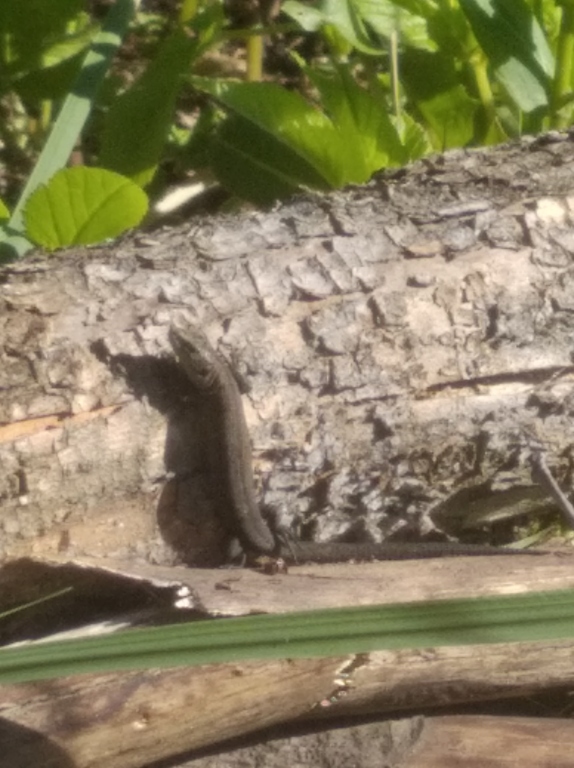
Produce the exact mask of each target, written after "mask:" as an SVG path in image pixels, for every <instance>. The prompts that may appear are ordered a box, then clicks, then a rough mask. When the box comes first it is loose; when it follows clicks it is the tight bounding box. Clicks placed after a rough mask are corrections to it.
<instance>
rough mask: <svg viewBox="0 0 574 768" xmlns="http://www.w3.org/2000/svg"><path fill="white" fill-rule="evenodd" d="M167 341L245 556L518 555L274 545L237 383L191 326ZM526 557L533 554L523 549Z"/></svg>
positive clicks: (176, 329) (449, 545) (443, 545)
mask: <svg viewBox="0 0 574 768" xmlns="http://www.w3.org/2000/svg"><path fill="white" fill-rule="evenodd" d="M169 340H170V343H171V346H172V348H173V351H174V353H175V356H176V358H177V361H178V363H179V365H180V366H181V368H182V369H183V371H184V372H185V374H186V376H187V378H188V379H189V381H190V383H191V384H192V386H193V387H194V389H195V390H196V391H197V392H199V393H200V395H201V396H202V397H205V399H206V403H208V404H209V407H211V408H212V409H213V410H214V416H215V415H216V414H217V416H218V418H217V423H215V425H214V428H215V429H216V431H217V433H218V434H217V438H218V454H219V455H220V456H221V466H220V469H221V472H220V481H221V483H222V486H223V490H224V497H225V504H226V505H227V507H228V508H227V510H225V512H226V515H227V517H228V522H229V527H230V529H231V532H232V533H233V534H234V535H236V536H237V537H238V538H239V540H240V542H241V544H242V545H243V547H244V549H245V550H246V551H247V552H248V553H250V554H255V555H258V554H265V555H271V554H273V555H275V556H278V557H281V558H282V559H284V560H285V561H286V562H291V563H293V562H299V563H302V562H310V561H311V562H323V563H325V562H344V561H348V560H408V559H418V558H430V557H453V556H469V555H475V556H481V555H507V554H524V552H522V551H520V550H514V549H505V548H502V547H491V546H481V545H472V544H459V543H455V542H420V543H417V542H413V543H411V542H405V543H395V542H383V543H380V544H378V543H373V542H365V543H345V542H326V543H322V542H293V544H288V543H285V542H283V541H281V540H280V539H278V540H277V541H276V539H275V536H274V535H273V533H272V531H271V529H270V528H269V526H268V525H267V523H266V521H265V519H264V518H263V516H262V515H261V511H260V509H259V505H258V504H257V499H256V497H255V490H254V482H253V470H252V464H251V444H250V440H249V432H248V429H247V423H246V421H245V415H244V412H243V404H242V401H241V394H240V392H239V388H238V386H237V382H236V381H235V378H234V376H233V374H232V372H231V370H230V368H229V366H228V365H227V363H226V362H225V361H224V360H223V358H222V357H220V355H219V354H218V353H217V352H216V351H215V350H214V349H213V347H212V346H211V345H210V343H209V341H208V340H207V338H206V336H205V335H204V334H203V333H202V331H200V330H199V329H197V328H194V327H192V326H191V325H187V324H186V325H185V326H182V325H181V323H178V324H177V325H176V324H173V325H172V326H171V328H170V331H169ZM526 554H535V552H534V551H533V550H529V551H528V552H527V553H526Z"/></svg>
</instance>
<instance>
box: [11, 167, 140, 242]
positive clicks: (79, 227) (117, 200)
mask: <svg viewBox="0 0 574 768" xmlns="http://www.w3.org/2000/svg"><path fill="white" fill-rule="evenodd" d="M146 211H147V196H146V194H145V192H144V191H143V190H142V189H141V188H140V187H138V186H137V185H136V184H134V183H133V182H132V181H130V180H129V179H126V178H125V177H123V176H120V175H119V174H117V173H112V172H111V171H107V170H103V169H100V168H85V167H83V166H77V167H75V168H65V169H63V170H61V171H59V172H58V173H57V174H56V175H55V176H54V177H53V178H52V179H50V181H49V182H48V184H46V185H42V186H41V187H39V188H38V189H37V190H36V191H35V192H34V194H33V195H32V196H31V197H30V199H29V201H28V204H27V206H26V209H25V211H24V220H25V223H26V232H27V234H28V236H29V237H30V238H31V239H32V240H33V241H34V242H35V243H37V244H38V245H41V246H43V247H44V248H48V249H49V250H52V249H54V248H63V247H65V246H69V245H89V244H90V243H99V242H101V241H102V240H106V239H107V238H111V237H116V236H117V235H119V234H120V233H121V232H124V231H125V230H126V229H129V228H130V227H135V226H136V224H139V223H140V221H141V220H142V219H143V217H144V216H145V214H146Z"/></svg>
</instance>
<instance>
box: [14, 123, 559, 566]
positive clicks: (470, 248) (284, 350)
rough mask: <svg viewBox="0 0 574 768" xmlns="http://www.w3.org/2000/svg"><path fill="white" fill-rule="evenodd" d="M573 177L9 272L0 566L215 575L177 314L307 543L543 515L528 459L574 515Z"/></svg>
mask: <svg viewBox="0 0 574 768" xmlns="http://www.w3.org/2000/svg"><path fill="white" fill-rule="evenodd" d="M573 155H574V145H573V143H572V141H571V140H570V138H569V137H567V136H564V137H560V138H558V137H555V138H554V139H553V138H552V137H551V138H543V139H540V140H537V141H524V142H522V143H521V144H516V145H511V146H507V147H501V148H496V149H491V150H488V151H476V152H462V151H461V152H454V153H450V154H449V155H447V156H445V157H444V158H440V159H438V160H434V161H430V160H427V161H425V162H422V163H419V164H417V165H416V166H414V167H413V168H411V169H409V170H408V171H401V172H398V173H395V174H389V175H387V176H382V177H380V178H378V179H376V180H375V181H374V182H372V183H371V184H369V185H367V186H365V187H362V188H359V189H352V190H349V191H347V192H345V193H339V194H334V195H332V196H329V197H326V198H325V197H310V198H301V199H299V200H296V201H293V202H292V203H290V204H288V205H285V206H281V207H278V208H277V209H275V210H274V211H272V212H270V213H267V214H263V213H251V214H243V215H241V216H238V217H221V218H218V219H216V220H209V221H200V222H196V221H194V222H192V223H190V224H189V225H187V226H185V227H182V228H178V229H174V230H168V231H162V232H155V233H153V234H152V235H151V236H145V237H144V236H143V235H141V234H140V235H136V236H134V237H132V238H127V239H125V240H123V241H120V242H118V243H115V244H113V245H112V246H107V247H105V248H103V247H101V248H91V249H78V250H75V251H73V252H67V253H62V254H58V255H55V256H53V257H51V258H50V259H43V258H41V257H38V258H35V259H29V260H27V261H25V262H23V263H22V264H16V265H11V266H8V267H4V268H2V269H1V270H0V387H1V388H2V392H3V396H2V400H1V402H0V424H1V426H0V462H1V465H2V467H3V472H2V474H1V476H0V503H1V516H0V526H1V530H2V538H1V542H0V547H1V554H2V556H4V557H10V558H14V557H17V556H21V555H30V554H32V555H34V554H41V555H46V554H50V553H54V552H56V551H60V552H63V553H65V554H66V556H70V557H72V556H82V555H89V556H95V557H97V556H114V557H116V558H117V559H123V560H126V561H128V560H130V559H131V560H144V561H148V562H159V563H162V564H170V563H174V562H177V561H180V560H182V559H183V560H184V561H185V562H188V563H198V564H202V565H206V564H213V563H215V562H217V561H218V559H220V550H221V548H222V540H223V539H224V538H225V532H224V531H223V530H222V527H221V525H220V524H219V523H218V522H217V516H216V515H215V514H214V509H213V500H212V498H211V497H210V478H209V477H207V479H204V477H203V476H204V475H206V474H207V475H209V472H208V471H206V467H205V466H203V460H204V458H205V457H204V451H203V450H202V447H203V444H202V440H201V436H202V435H204V434H205V432H206V429H208V425H209V415H208V414H204V413H202V410H201V408H200V407H198V408H196V409H195V412H194V411H193V409H188V407H187V405H188V404H187V401H186V398H187V389H186V384H185V382H184V381H182V378H181V376H180V375H179V373H178V371H177V369H176V368H175V366H174V364H173V361H172V360H171V357H170V354H169V350H168V345H167V340H166V333H167V328H168V326H169V322H170V319H171V317H172V316H173V315H174V313H176V312H182V311H183V312H186V313H188V314H189V315H191V316H192V317H194V318H195V319H196V321H197V323H198V324H200V325H201V326H202V327H203V328H204V329H205V331H206V333H207V334H208V336H209V337H210V340H211V341H212V342H213V343H214V345H215V346H217V347H218V348H219V350H220V351H221V352H222V354H224V355H225V356H226V357H227V359H228V360H230V362H231V363H232V364H233V365H234V367H235V368H236V369H237V370H238V371H239V373H240V374H242V376H243V378H244V379H245V380H246V381H247V382H248V385H249V391H248V392H247V394H246V395H245V397H244V401H245V405H246V410H247V416H248V422H249V427H250V430H251V434H252V440H253V447H254V452H253V455H254V466H255V471H256V476H257V480H258V484H259V494H260V498H261V502H262V504H263V505H264V506H267V507H270V508H273V509H275V510H277V511H278V513H279V514H280V515H281V516H282V517H283V518H284V519H285V520H286V521H287V522H291V521H292V522H293V523H294V524H295V525H296V526H298V528H299V529H300V532H301V534H302V536H303V537H313V538H317V539H323V540H326V539H330V538H332V537H338V538H339V537H343V538H345V537H346V538H360V537H371V538H374V539H380V538H384V537H386V536H387V535H389V534H399V535H408V534H410V533H411V532H415V533H416V534H420V533H426V532H428V531H432V530H433V529H434V528H435V527H437V526H438V527H439V528H442V529H445V530H447V531H448V532H450V533H454V534H456V535H457V536H459V535H462V533H461V532H463V531H464V529H465V527H469V526H475V527H478V528H479V529H480V528H482V526H483V525H484V518H485V515H488V517H489V519H496V518H497V517H498V518H500V517H503V516H504V515H505V514H506V513H507V512H508V511H509V510H512V511H514V512H516V511H517V510H518V511H519V512H521V513H523V514H543V513H544V514H545V513H547V512H552V510H553V509H554V505H553V502H552V501H550V500H549V499H548V498H547V497H546V495H545V493H544V492H543V491H541V490H540V488H539V487H538V486H537V485H536V484H535V483H534V482H533V480H532V478H531V472H530V467H529V464H528V456H529V452H530V451H531V450H532V449H533V448H538V447H540V446H542V448H543V449H544V450H546V451H547V452H548V457H547V461H548V464H549V466H550V467H551V468H552V470H553V473H554V475H555V476H556V477H557V478H558V480H559V481H560V484H561V486H562V487H563V488H564V489H565V490H566V491H570V489H571V485H572V441H571V428H570V421H571V412H572V408H573V399H572V379H573V374H574V364H573V362H572V335H573V334H572V331H573V328H572V326H573V324H574V319H573V318H574V315H573V313H572V307H573V304H572V298H571V296H572V295H573V291H572V287H573V283H574V280H573V276H574V271H573V268H572V253H573V252H574V239H573V237H572V221H571V219H572V217H573V215H574V214H573V213H572V209H573V208H574V203H573V202H572V198H571V197H570V191H571V186H572V185H571V167H572V159H573ZM184 401H185V408H183V407H182V403H184ZM204 420H205V421H204ZM198 424H199V429H198ZM198 434H199V435H200V438H199V439H198V437H197V435H198ZM193 435H195V437H193ZM190 465H192V466H193V467H194V468H195V469H197V476H195V475H194V477H193V478H192V479H191V480H188V481H186V482H185V483H182V482H180V483H175V482H174V481H170V480H167V479H166V469H167V470H170V471H172V472H178V471H180V470H181V469H182V468H185V469H186V470H187V469H188V468H189V466H190ZM214 552H215V554H214Z"/></svg>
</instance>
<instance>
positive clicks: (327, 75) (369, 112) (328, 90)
mask: <svg viewBox="0 0 574 768" xmlns="http://www.w3.org/2000/svg"><path fill="white" fill-rule="evenodd" d="M304 71H305V73H306V74H307V76H308V77H309V79H310V80H311V82H313V83H314V85H315V86H316V87H317V89H318V90H319V93H320V94H321V102H322V104H323V106H324V108H325V112H326V113H327V114H328V115H329V117H330V118H331V121H332V123H333V125H334V127H335V130H336V132H337V135H338V138H339V148H338V152H337V157H336V158H333V160H337V166H338V167H337V174H338V178H339V185H342V184H348V183H355V184H364V183H365V182H366V181H368V180H369V179H370V178H371V176H372V175H373V173H374V172H375V171H378V170H379V169H381V168H384V167H386V166H388V165H399V164H401V163H404V162H407V160H408V159H409V158H408V157H407V156H406V154H405V152H404V149H403V147H402V145H401V142H400V140H399V137H398V135H397V132H396V130H395V128H394V126H393V124H392V122H391V120H390V118H389V116H388V113H387V105H386V103H385V102H384V101H383V99H382V98H376V97H375V96H373V95H372V94H371V93H370V92H369V91H367V90H365V89H364V88H361V87H360V86H359V85H358V84H357V83H356V81H355V80H354V79H353V78H352V76H351V74H350V72H349V70H348V68H347V67H344V66H337V67H335V68H334V69H333V70H332V71H330V72H325V71H321V70H319V69H317V68H312V67H307V66H304Z"/></svg>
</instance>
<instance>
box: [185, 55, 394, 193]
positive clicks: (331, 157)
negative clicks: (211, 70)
mask: <svg viewBox="0 0 574 768" xmlns="http://www.w3.org/2000/svg"><path fill="white" fill-rule="evenodd" d="M306 72H307V74H308V75H309V77H310V78H311V79H313V81H314V83H315V85H316V86H317V88H318V89H319V91H320V94H321V96H322V98H323V100H324V102H325V108H326V113H325V112H321V111H320V110H319V109H317V108H316V107H315V106H313V105H311V104H309V103H308V102H306V101H305V100H304V99H303V98H302V97H301V96H299V95H298V94H296V93H292V92H290V91H286V90H285V89H284V88H281V87H279V86H277V85H274V84H271V83H230V82H226V81H217V80H206V79H203V78H194V80H193V82H194V84H195V85H196V86H197V87H199V88H201V89H203V90H206V91H207V92H208V93H210V94H212V95H213V96H214V97H215V98H216V99H217V101H218V102H219V103H220V104H222V105H223V106H224V107H225V108H226V109H227V110H229V111H230V112H231V113H232V114H233V116H234V118H235V119H236V122H235V123H234V124H232V125H233V127H232V128H230V127H227V128H225V127H223V128H222V129H220V131H219V132H218V133H217V134H216V137H215V144H214V148H213V163H214V164H215V165H216V166H217V169H218V172H219V173H221V174H222V181H224V178H223V177H225V180H226V181H227V183H228V184H230V183H232V179H231V178H230V177H231V176H232V177H233V179H235V180H237V181H239V182H241V181H242V180H243V183H242V184H241V186H242V188H243V189H245V187H246V186H247V185H248V184H249V185H251V184H252V185H253V186H255V185H256V183H257V178H258V176H259V175H261V177H262V178H264V182H263V186H264V188H265V190H264V193H265V194H263V193H262V196H263V197H264V198H266V195H267V194H268V193H269V194H271V193H277V194H278V193H279V192H281V191H283V190H285V191H287V190H289V194H290V193H291V191H292V188H293V187H294V186H296V185H305V186H313V187H316V188H320V189H325V188H328V187H333V188H335V187H340V186H342V185H343V184H348V183H359V184H360V183H363V182H365V181H367V180H368V179H369V178H370V177H371V175H372V174H373V172H374V171H376V170H378V169H379V168H381V167H383V166H386V165H389V164H391V163H392V164H396V163H399V162H401V161H402V160H404V159H405V155H404V151H403V148H402V145H401V143H400V141H399V139H398V136H397V133H396V131H395V129H394V127H393V125H392V123H391V121H390V120H389V118H388V115H387V113H386V105H385V104H384V102H382V101H379V100H377V99H376V98H375V97H373V96H372V95H371V94H370V93H369V92H368V91H366V90H365V89H363V88H360V87H359V86H358V85H357V84H356V83H355V82H354V80H353V79H352V77H351V76H350V75H349V74H348V72H347V71H346V70H345V69H344V68H342V67H341V68H339V69H335V70H334V71H332V72H330V73H327V74H323V73H318V72H316V71H313V70H311V69H310V68H309V69H308V70H306ZM327 113H328V114H327ZM237 119H240V120H241V123H239V122H237ZM240 124H241V130H239V128H238V126H239V125H240ZM242 132H243V136H242V135H241V134H242ZM218 142H219V143H218ZM221 143H224V144H225V146H224V147H222V145H221ZM222 149H223V151H224V154H219V152H220V151H221V150H222ZM232 156H233V159H232V160H230V159H229V158H231V157H232ZM295 156H296V157H295ZM227 162H230V164H231V165H230V167H229V168H227V170H226V167H225V165H226V163H227ZM285 185H286V186H285ZM274 188H275V189H274ZM233 189H234V190H235V189H237V188H236V187H233ZM237 191H238V194H240V192H239V190H237ZM255 193H256V194H257V191H256V190H255ZM249 199H257V200H260V199H261V198H260V196H258V197H257V198H255V197H254V196H253V194H251V195H250V197H249ZM266 201H267V202H268V201H269V199H268V198H266Z"/></svg>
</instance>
